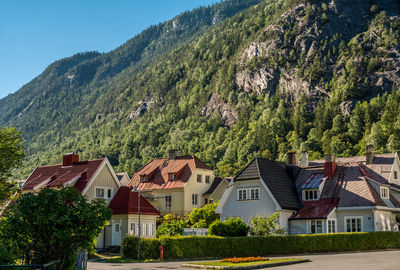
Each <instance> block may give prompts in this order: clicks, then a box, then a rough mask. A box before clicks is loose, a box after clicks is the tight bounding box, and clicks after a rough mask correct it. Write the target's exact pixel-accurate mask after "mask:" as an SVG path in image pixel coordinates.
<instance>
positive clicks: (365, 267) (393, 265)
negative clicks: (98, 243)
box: [88, 250, 400, 270]
mask: <svg viewBox="0 0 400 270" xmlns="http://www.w3.org/2000/svg"><path fill="white" fill-rule="evenodd" d="M290 257H291V258H293V257H301V258H308V259H310V260H311V262H309V263H301V264H296V265H290V266H280V267H275V268H273V269H277V270H284V269H287V270H324V269H326V270H328V269H329V270H330V269H335V270H351V269H359V270H389V269H390V270H392V269H393V270H398V269H400V260H399V258H400V250H393V251H374V252H360V253H343V254H329V255H305V256H290ZM181 264H182V262H167V263H162V262H160V263H126V264H123V263H101V262H89V264H88V269H89V270H105V269H115V270H131V269H135V270H136V269H146V270H153V269H154V270H164V269H187V270H189V269H190V268H183V267H181ZM268 269H271V268H268Z"/></svg>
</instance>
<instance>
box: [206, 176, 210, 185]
mask: <svg viewBox="0 0 400 270" xmlns="http://www.w3.org/2000/svg"><path fill="white" fill-rule="evenodd" d="M206 183H207V184H210V176H209V175H206Z"/></svg>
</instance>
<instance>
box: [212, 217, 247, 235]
mask: <svg viewBox="0 0 400 270" xmlns="http://www.w3.org/2000/svg"><path fill="white" fill-rule="evenodd" d="M248 232H249V227H247V225H246V223H244V222H243V220H241V219H240V218H236V219H233V218H230V219H229V220H225V221H219V220H216V221H214V222H213V223H212V224H211V225H210V228H209V230H208V233H209V234H210V235H217V236H246V235H247V233H248Z"/></svg>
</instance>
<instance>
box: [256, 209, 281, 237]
mask: <svg viewBox="0 0 400 270" xmlns="http://www.w3.org/2000/svg"><path fill="white" fill-rule="evenodd" d="M278 220H279V214H278V213H274V214H273V215H272V216H270V217H262V216H258V217H253V218H251V224H250V234H251V235H256V236H268V235H280V234H284V233H285V230H283V229H281V228H279V225H278Z"/></svg>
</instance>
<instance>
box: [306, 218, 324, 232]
mask: <svg viewBox="0 0 400 270" xmlns="http://www.w3.org/2000/svg"><path fill="white" fill-rule="evenodd" d="M317 222H321V232H317V230H316V229H315V231H316V232H315V233H313V232H312V225H313V223H315V228H317ZM309 225H310V234H321V233H324V221H323V220H321V219H311V220H310V223H309Z"/></svg>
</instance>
